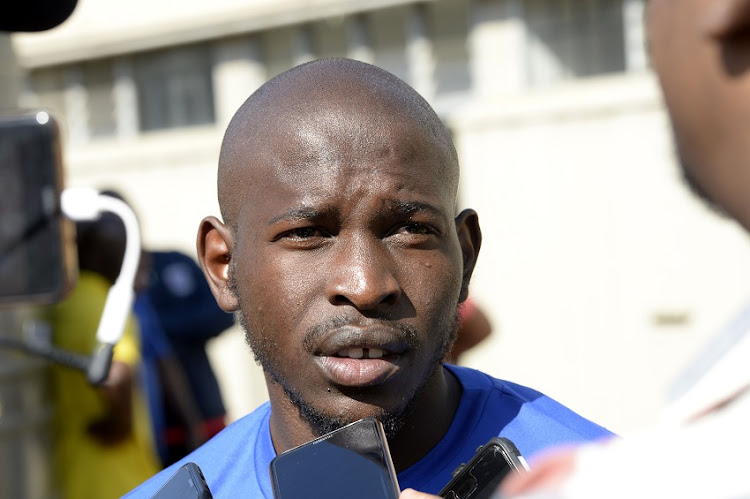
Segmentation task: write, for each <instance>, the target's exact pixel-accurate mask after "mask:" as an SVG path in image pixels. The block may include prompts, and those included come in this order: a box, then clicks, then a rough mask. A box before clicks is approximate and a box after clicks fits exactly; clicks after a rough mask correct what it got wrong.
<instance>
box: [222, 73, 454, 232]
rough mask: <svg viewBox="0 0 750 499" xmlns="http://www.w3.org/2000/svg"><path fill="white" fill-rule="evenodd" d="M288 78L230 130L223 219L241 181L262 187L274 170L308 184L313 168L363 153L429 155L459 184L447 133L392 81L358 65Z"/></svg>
mask: <svg viewBox="0 0 750 499" xmlns="http://www.w3.org/2000/svg"><path fill="white" fill-rule="evenodd" d="M288 73H289V75H286V74H283V75H282V77H280V78H277V79H275V80H271V82H269V84H266V85H265V86H264V87H261V90H259V91H258V92H256V93H255V94H253V96H251V97H250V99H248V101H247V102H246V103H245V104H244V105H243V107H242V108H241V109H240V111H238V113H237V114H236V115H235V117H234V118H233V119H232V122H231V123H230V126H229V128H228V129H227V134H226V135H225V139H224V143H223V144H222V153H221V157H220V162H219V202H220V205H221V206H222V213H223V214H224V215H225V218H226V216H227V213H225V212H229V211H230V210H231V209H232V208H231V205H232V204H234V205H235V208H236V207H237V206H236V203H235V202H236V201H237V199H236V197H235V196H234V195H232V193H231V191H232V190H236V185H235V184H236V183H237V180H238V178H239V177H240V176H242V177H244V178H248V175H251V176H254V177H257V178H258V179H260V180H261V183H262V180H263V179H264V176H265V175H268V174H269V173H270V172H268V171H267V169H268V168H269V167H272V168H274V169H275V171H274V174H282V175H286V176H288V177H289V178H291V179H292V180H294V179H295V178H297V177H312V175H310V171H309V167H310V166H311V165H328V166H341V165H346V163H347V161H351V160H352V158H354V159H355V160H362V159H363V157H364V156H363V155H362V154H363V151H365V149H367V148H368V147H369V148H370V149H368V150H366V154H369V155H370V156H378V155H382V156H384V157H385V156H388V155H401V156H410V155H413V154H414V151H415V150H417V149H421V151H422V152H421V153H422V154H424V152H425V151H426V150H429V151H430V152H429V154H432V155H434V156H435V157H436V158H437V157H438V156H439V159H436V160H435V161H432V163H437V164H440V166H439V168H440V169H441V170H443V171H442V172H441V175H442V174H446V173H447V174H448V176H446V177H444V180H446V181H447V182H448V183H449V184H457V178H458V171H457V160H456V157H455V149H454V148H453V145H452V142H451V139H450V134H449V132H448V131H447V129H446V128H445V127H444V125H443V124H442V122H440V120H439V118H438V117H437V115H435V114H434V111H432V109H431V108H430V107H429V105H428V104H427V103H426V102H425V101H424V99H422V98H421V97H420V96H419V95H418V94H417V93H416V92H415V91H414V90H413V89H411V88H410V87H408V85H406V84H405V83H403V82H402V81H401V80H398V78H396V77H395V76H393V75H391V74H390V73H387V72H385V71H383V70H381V69H379V68H375V67H374V66H369V65H366V64H363V63H358V62H356V61H333V62H321V63H320V64H315V63H313V64H311V65H308V66H304V67H303V69H302V70H298V69H297V68H295V69H293V70H291V71H289V72H288ZM407 135H408V136H409V137H408V140H404V137H405V136H407ZM416 142H420V144H419V145H415V143H416ZM425 142H428V143H429V144H425ZM358 154H359V156H357V155H358ZM368 159H372V157H370V158H368ZM424 173H425V174H427V173H428V172H427V171H425V172H424ZM319 178H320V177H319ZM312 180H314V179H311V181H312ZM318 181H320V180H318Z"/></svg>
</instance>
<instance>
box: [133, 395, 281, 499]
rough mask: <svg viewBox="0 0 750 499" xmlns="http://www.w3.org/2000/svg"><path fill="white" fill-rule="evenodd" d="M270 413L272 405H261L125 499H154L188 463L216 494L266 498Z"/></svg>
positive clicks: (271, 454) (270, 449) (272, 452)
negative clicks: (196, 466) (200, 474)
mask: <svg viewBox="0 0 750 499" xmlns="http://www.w3.org/2000/svg"><path fill="white" fill-rule="evenodd" d="M269 414H270V405H269V404H268V403H265V404H263V405H261V406H260V407H258V408H257V409H256V410H255V411H253V412H251V413H250V414H248V415H247V416H245V417H243V418H241V419H239V420H237V421H235V422H234V423H232V424H230V425H229V426H227V427H226V428H224V430H222V431H221V432H219V434H217V435H216V436H215V437H213V438H212V439H211V440H209V441H208V442H206V443H205V444H203V445H202V446H201V447H199V448H198V449H196V450H195V451H193V452H192V453H190V454H188V455H187V456H185V457H184V458H183V459H181V460H180V461H178V462H176V463H174V464H173V465H171V466H169V467H168V468H166V469H164V470H162V471H161V472H160V473H158V474H156V475H154V476H153V477H152V478H151V479H149V480H147V481H146V482H144V483H143V484H141V485H140V486H139V487H138V488H136V489H134V490H133V491H131V492H130V493H129V494H128V495H126V496H125V497H126V498H128V499H135V498H150V497H151V496H153V495H154V494H155V493H156V491H158V490H159V488H161V487H162V486H163V485H164V483H166V482H167V480H169V478H170V477H171V476H172V475H174V473H175V472H176V471H177V470H178V469H179V468H180V467H181V466H183V465H184V464H186V463H188V462H193V463H195V464H197V465H198V467H199V468H200V469H201V471H202V473H203V475H204V476H205V478H206V481H207V482H208V487H209V489H210V490H211V492H212V493H214V494H215V495H216V494H220V495H221V496H226V497H232V496H234V495H236V494H237V493H241V492H242V491H244V492H248V491H254V490H255V491H257V493H254V495H253V494H251V495H252V496H253V497H264V494H265V489H266V488H267V487H268V485H267V484H266V483H265V482H266V481H268V477H267V475H268V471H267V469H268V462H270V460H271V459H272V458H273V456H274V451H273V447H272V445H271V442H270V433H269V429H268V417H269ZM240 470H241V471H240ZM258 470H259V472H258V473H256V471H258Z"/></svg>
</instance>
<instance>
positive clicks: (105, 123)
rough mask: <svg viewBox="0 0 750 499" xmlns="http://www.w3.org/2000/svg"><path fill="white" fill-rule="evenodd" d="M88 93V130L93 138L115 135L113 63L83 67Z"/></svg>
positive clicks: (103, 62) (102, 62)
mask: <svg viewBox="0 0 750 499" xmlns="http://www.w3.org/2000/svg"><path fill="white" fill-rule="evenodd" d="M83 82H84V86H85V87H86V92H87V98H88V102H87V108H88V128H89V133H90V134H91V136H92V137H103V136H107V135H114V133H115V129H116V122H115V102H114V94H113V76H112V62H111V61H97V62H90V63H87V64H85V65H84V66H83Z"/></svg>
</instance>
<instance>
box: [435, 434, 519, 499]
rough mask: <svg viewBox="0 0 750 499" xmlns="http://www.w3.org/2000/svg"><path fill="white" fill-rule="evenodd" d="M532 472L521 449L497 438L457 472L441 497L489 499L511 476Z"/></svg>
mask: <svg viewBox="0 0 750 499" xmlns="http://www.w3.org/2000/svg"><path fill="white" fill-rule="evenodd" d="M527 469H528V466H527V465H526V461H525V460H524V459H523V457H522V456H521V453H520V452H519V451H518V448H516V446H515V445H514V444H513V442H511V441H510V440H508V439H507V438H504V437H494V438H491V439H490V440H489V442H487V443H486V444H484V445H483V446H481V447H480V448H479V449H477V452H476V454H475V455H474V457H472V458H471V460H470V461H469V462H468V463H466V464H462V465H461V466H459V467H458V468H457V469H456V470H455V471H454V472H453V479H452V480H451V481H450V482H448V484H447V485H446V486H445V487H443V490H441V491H440V494H439V496H440V497H443V498H445V499H489V498H490V497H492V495H493V494H494V493H495V490H496V489H497V486H498V485H499V484H500V482H501V481H502V480H503V478H505V477H506V476H508V475H509V474H511V473H522V472H524V471H526V470H527Z"/></svg>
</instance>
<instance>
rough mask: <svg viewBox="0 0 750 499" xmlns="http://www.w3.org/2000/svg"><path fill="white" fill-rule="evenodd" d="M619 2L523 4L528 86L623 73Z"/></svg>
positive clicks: (533, 0) (535, 0)
mask: <svg viewBox="0 0 750 499" xmlns="http://www.w3.org/2000/svg"><path fill="white" fill-rule="evenodd" d="M623 1H624V0H524V2H523V5H524V11H525V21H526V27H527V67H528V75H529V83H530V85H531V86H544V85H548V84H551V83H556V82H559V81H564V80H570V79H575V78H582V77H587V76H593V75H599V74H606V73H614V72H620V71H624V70H625V67H626V61H625V29H624V25H623V10H624V6H623Z"/></svg>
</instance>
